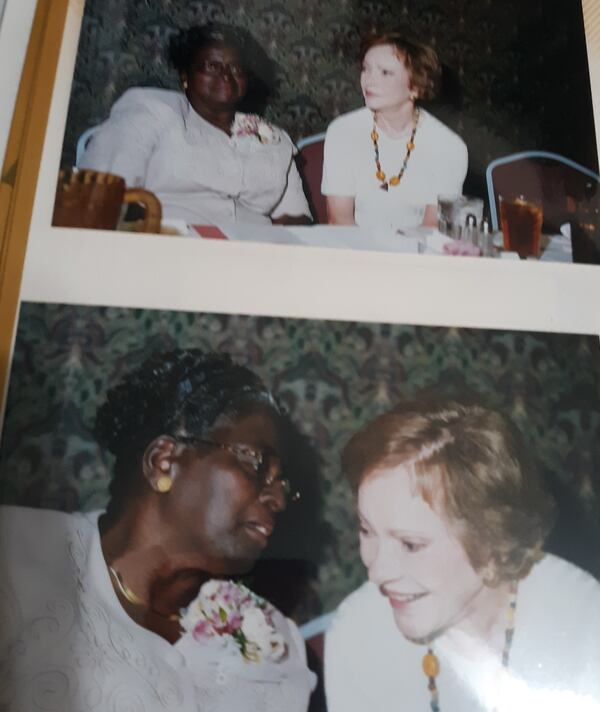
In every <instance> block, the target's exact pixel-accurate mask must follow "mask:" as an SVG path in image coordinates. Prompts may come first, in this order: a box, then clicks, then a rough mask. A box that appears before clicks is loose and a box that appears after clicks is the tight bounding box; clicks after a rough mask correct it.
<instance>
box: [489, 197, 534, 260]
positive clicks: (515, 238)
mask: <svg viewBox="0 0 600 712" xmlns="http://www.w3.org/2000/svg"><path fill="white" fill-rule="evenodd" d="M543 219H544V216H543V212H542V204H541V201H539V200H538V199H537V198H528V197H526V196H524V195H516V196H505V195H501V196H500V224H501V226H502V235H503V237H504V249H505V250H507V251H509V252H517V253H518V255H519V257H520V258H521V259H527V257H539V256H540V246H541V243H542V222H543Z"/></svg>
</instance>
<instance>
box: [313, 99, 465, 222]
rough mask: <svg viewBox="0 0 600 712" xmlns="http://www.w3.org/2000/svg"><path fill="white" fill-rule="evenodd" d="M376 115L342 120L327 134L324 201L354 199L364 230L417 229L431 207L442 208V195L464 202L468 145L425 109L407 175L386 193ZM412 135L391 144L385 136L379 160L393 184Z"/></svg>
mask: <svg viewBox="0 0 600 712" xmlns="http://www.w3.org/2000/svg"><path fill="white" fill-rule="evenodd" d="M372 129H373V113H372V112H371V111H370V110H369V109H367V108H366V107H363V108H362V109H357V110H356V111H351V112H350V113H348V114H344V115H342V116H338V118H336V119H334V121H332V122H331V124H330V125H329V128H328V129H327V134H326V137H325V148H324V152H325V155H324V162H323V183H322V192H323V194H324V195H331V196H345V197H352V198H354V219H355V221H356V224H357V225H360V226H361V227H374V228H393V229H400V228H411V227H416V226H418V225H420V224H421V223H422V222H423V216H424V214H425V207H426V206H427V205H437V200H438V196H439V195H450V196H458V195H460V194H461V193H462V186H463V182H464V180H465V177H466V175H467V166H468V156H467V147H466V145H465V143H464V141H463V140H462V139H461V138H460V137H459V136H458V135H457V134H455V133H454V131H451V130H450V129H449V128H448V127H447V126H445V125H444V124H443V123H442V122H441V121H439V120H438V119H436V118H435V116H432V115H431V114H430V113H428V112H427V111H425V110H423V109H421V116H420V119H419V125H418V127H417V133H416V135H415V140H414V144H415V147H414V150H413V151H412V153H411V155H410V158H409V160H408V164H407V167H406V171H405V173H404V175H403V177H402V180H401V181H400V183H399V185H397V186H391V187H390V188H389V189H388V190H387V191H385V190H382V189H381V187H380V182H379V180H378V179H377V178H376V177H375V172H376V170H377V169H376V167H375V148H374V146H373V140H372V139H371V131H372ZM409 136H410V129H409V130H408V131H407V133H406V135H404V136H401V137H399V138H390V137H389V136H386V134H385V133H384V132H383V131H381V130H380V131H379V140H378V144H379V158H380V160H381V165H382V169H383V171H384V172H385V174H386V175H387V176H388V179H389V178H390V177H391V176H393V175H396V174H397V173H398V172H399V171H400V168H401V167H402V162H403V161H404V158H405V156H406V143H407V140H408V138H409Z"/></svg>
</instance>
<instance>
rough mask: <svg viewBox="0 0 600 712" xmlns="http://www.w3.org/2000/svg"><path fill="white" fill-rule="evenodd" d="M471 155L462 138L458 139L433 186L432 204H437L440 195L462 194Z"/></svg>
mask: <svg viewBox="0 0 600 712" xmlns="http://www.w3.org/2000/svg"><path fill="white" fill-rule="evenodd" d="M468 166H469V155H468V153H467V147H466V145H465V144H464V142H463V141H462V140H458V141H457V142H456V145H455V146H453V150H452V151H449V152H448V155H447V156H445V157H444V159H443V165H442V166H441V169H442V170H440V172H439V173H438V175H437V176H436V178H437V180H435V181H434V184H433V185H432V186H431V187H432V191H431V194H430V195H431V198H430V200H429V203H430V204H433V205H437V200H438V195H462V189H463V183H464V182H465V178H466V177H467V169H468Z"/></svg>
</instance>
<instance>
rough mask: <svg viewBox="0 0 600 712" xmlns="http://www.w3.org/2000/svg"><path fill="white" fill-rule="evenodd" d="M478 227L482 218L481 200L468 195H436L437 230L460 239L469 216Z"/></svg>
mask: <svg viewBox="0 0 600 712" xmlns="http://www.w3.org/2000/svg"><path fill="white" fill-rule="evenodd" d="M470 215H471V216H473V218H474V227H477V228H479V225H480V224H481V220H482V218H483V200H482V199H481V198H473V197H471V196H469V195H458V196H456V195H438V230H439V231H440V232H441V233H442V234H443V235H448V237H453V238H454V239H455V240H460V239H462V237H463V232H464V228H465V226H466V225H467V221H468V218H469V216H470Z"/></svg>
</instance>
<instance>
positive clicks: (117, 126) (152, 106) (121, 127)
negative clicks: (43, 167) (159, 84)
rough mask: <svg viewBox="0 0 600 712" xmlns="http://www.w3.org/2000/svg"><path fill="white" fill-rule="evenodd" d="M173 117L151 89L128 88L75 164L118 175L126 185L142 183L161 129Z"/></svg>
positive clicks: (139, 185) (168, 108) (136, 185)
mask: <svg viewBox="0 0 600 712" xmlns="http://www.w3.org/2000/svg"><path fill="white" fill-rule="evenodd" d="M153 95H154V96H153ZM173 118H174V114H173V110H172V109H171V108H170V107H169V106H168V105H166V104H165V103H164V102H162V101H160V100H159V99H157V98H156V93H155V92H153V91H152V90H148V89H139V88H135V89H129V90H128V91H126V92H125V93H124V94H123V96H122V97H121V98H120V99H118V100H117V101H116V102H115V104H114V105H113V108H112V109H111V112H110V116H109V118H108V119H107V121H105V122H104V123H103V124H100V126H98V128H97V130H96V131H95V133H94V134H93V135H92V137H91V139H90V141H89V143H88V146H87V148H86V150H85V152H84V153H83V155H82V157H81V161H80V162H79V167H80V168H91V169H93V170H96V171H103V172H107V173H114V174H116V175H119V176H122V177H123V178H125V183H126V184H127V186H128V187H129V188H131V187H142V186H144V185H145V181H146V170H147V166H148V161H149V159H150V156H151V155H152V152H153V150H154V147H155V146H156V144H157V143H158V141H159V138H160V134H161V130H162V129H163V127H164V126H166V125H168V122H169V121H172V120H173Z"/></svg>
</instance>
